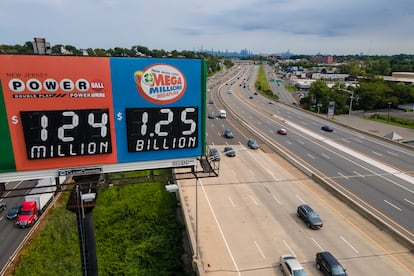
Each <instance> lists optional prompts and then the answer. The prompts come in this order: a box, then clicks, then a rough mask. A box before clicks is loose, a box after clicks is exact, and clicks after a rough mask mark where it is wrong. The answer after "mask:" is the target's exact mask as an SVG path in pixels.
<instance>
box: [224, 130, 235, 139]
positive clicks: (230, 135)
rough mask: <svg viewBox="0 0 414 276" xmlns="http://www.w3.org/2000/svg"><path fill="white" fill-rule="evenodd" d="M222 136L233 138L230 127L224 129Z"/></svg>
mask: <svg viewBox="0 0 414 276" xmlns="http://www.w3.org/2000/svg"><path fill="white" fill-rule="evenodd" d="M223 136H224V137H226V138H229V139H231V138H234V134H233V131H231V130H230V129H226V130H225V131H224V134H223Z"/></svg>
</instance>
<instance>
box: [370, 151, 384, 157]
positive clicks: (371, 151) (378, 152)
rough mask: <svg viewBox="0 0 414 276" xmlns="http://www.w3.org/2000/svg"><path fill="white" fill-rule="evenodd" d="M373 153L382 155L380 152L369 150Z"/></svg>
mask: <svg viewBox="0 0 414 276" xmlns="http://www.w3.org/2000/svg"><path fill="white" fill-rule="evenodd" d="M371 152H372V153H373V154H375V155H378V156H383V155H382V153H379V152H376V151H371Z"/></svg>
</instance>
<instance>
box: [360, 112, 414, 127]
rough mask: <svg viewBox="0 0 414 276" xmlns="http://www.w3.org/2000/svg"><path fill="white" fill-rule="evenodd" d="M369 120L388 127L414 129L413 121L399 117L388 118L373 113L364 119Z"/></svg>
mask: <svg viewBox="0 0 414 276" xmlns="http://www.w3.org/2000/svg"><path fill="white" fill-rule="evenodd" d="M366 118H367V119H369V120H372V121H376V122H380V123H385V124H389V125H394V126H399V127H405V128H410V129H414V120H413V119H407V118H401V117H395V116H388V115H385V114H379V113H375V114H373V115H371V116H369V117H366Z"/></svg>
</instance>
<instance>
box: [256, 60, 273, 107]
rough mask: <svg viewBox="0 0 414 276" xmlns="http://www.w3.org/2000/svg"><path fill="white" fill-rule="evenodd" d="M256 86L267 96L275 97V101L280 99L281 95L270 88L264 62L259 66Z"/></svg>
mask: <svg viewBox="0 0 414 276" xmlns="http://www.w3.org/2000/svg"><path fill="white" fill-rule="evenodd" d="M255 86H256V89H257V90H258V91H260V92H261V93H262V94H264V95H265V96H266V97H268V98H270V99H273V100H275V101H277V100H278V99H279V97H278V96H277V95H275V94H273V91H272V90H271V89H270V85H269V80H268V79H267V76H266V70H265V68H264V66H263V64H261V65H260V66H259V72H258V75H257V79H256V85H255Z"/></svg>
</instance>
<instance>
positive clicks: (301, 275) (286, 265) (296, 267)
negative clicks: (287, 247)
mask: <svg viewBox="0 0 414 276" xmlns="http://www.w3.org/2000/svg"><path fill="white" fill-rule="evenodd" d="M280 269H281V270H282V271H283V273H284V274H285V275H294V276H306V275H307V273H306V271H305V269H304V268H303V266H302V265H301V264H300V262H299V261H298V260H297V259H296V258H295V257H294V256H292V255H291V254H284V255H282V256H280Z"/></svg>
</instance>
